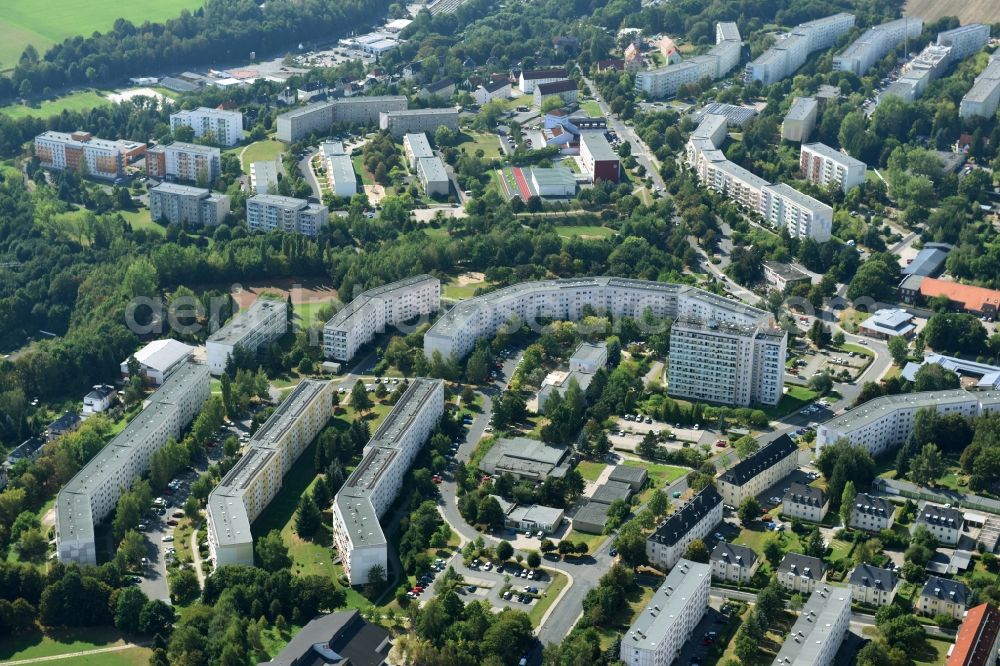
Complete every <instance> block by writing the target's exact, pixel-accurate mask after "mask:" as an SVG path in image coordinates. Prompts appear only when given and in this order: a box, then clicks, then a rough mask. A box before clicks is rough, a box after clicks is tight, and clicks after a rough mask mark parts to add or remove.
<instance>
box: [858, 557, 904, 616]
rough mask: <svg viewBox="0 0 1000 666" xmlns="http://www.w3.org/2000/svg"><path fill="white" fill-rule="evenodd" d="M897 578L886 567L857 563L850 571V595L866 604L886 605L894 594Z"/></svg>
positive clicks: (890, 601)
mask: <svg viewBox="0 0 1000 666" xmlns="http://www.w3.org/2000/svg"><path fill="white" fill-rule="evenodd" d="M898 583H899V579H898V578H896V574H894V573H892V572H891V571H889V570H888V569H882V568H880V567H876V566H872V565H871V564H859V565H858V566H856V567H854V570H853V571H851V576H850V578H849V585H850V586H851V597H853V599H854V601H856V602H857V603H859V604H865V605H867V606H888V605H889V604H891V603H892V599H893V597H895V596H896V587H897V585H898Z"/></svg>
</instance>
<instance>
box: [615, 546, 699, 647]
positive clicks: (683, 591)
mask: <svg viewBox="0 0 1000 666" xmlns="http://www.w3.org/2000/svg"><path fill="white" fill-rule="evenodd" d="M711 585H712V569H711V567H709V566H708V565H707V564H702V563H700V562H692V561H691V560H680V561H679V562H678V563H677V566H676V567H674V570H673V571H671V572H670V573H669V574H667V577H666V578H665V579H664V581H663V584H662V585H660V587H659V589H657V590H656V592H655V593H654V594H653V598H652V599H650V600H649V603H648V604H646V607H645V608H643V609H642V612H641V613H639V616H638V617H637V618H636V619H635V621H634V622H632V626H631V627H629V628H628V631H626V632H625V636H624V637H622V639H621V647H620V648H619V653H618V656H619V658H620V659H621V660H622V661H623V662H625V663H626V664H628V665H629V666H662V665H664V664H671V663H673V661H674V660H675V659H677V656H678V655H679V654H680V652H681V649H682V648H683V647H684V644H685V643H686V642H687V641H688V639H690V638H691V633H692V632H693V631H694V629H695V627H697V626H698V623H699V622H701V618H702V617H704V615H705V611H706V610H708V590H709V588H710V587H711Z"/></svg>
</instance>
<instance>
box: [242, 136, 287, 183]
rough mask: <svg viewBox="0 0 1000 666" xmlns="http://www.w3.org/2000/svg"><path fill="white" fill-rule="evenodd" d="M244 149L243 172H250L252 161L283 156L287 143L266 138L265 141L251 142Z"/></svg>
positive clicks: (262, 160) (263, 160)
mask: <svg viewBox="0 0 1000 666" xmlns="http://www.w3.org/2000/svg"><path fill="white" fill-rule="evenodd" d="M239 150H240V151H242V155H243V157H242V162H241V163H242V165H243V173H246V174H249V173H250V163H251V162H265V161H268V160H272V161H273V160H276V159H278V158H279V157H280V156H281V153H283V152H285V144H283V143H281V142H280V141H275V140H274V139H264V140H263V141H257V142H255V143H251V144H250V145H249V146H247V147H246V149H245V150H244V149H243V148H240V149H239Z"/></svg>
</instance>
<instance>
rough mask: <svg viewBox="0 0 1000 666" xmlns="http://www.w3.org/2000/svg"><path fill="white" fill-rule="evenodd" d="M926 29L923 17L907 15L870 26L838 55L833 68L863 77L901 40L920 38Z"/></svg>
mask: <svg viewBox="0 0 1000 666" xmlns="http://www.w3.org/2000/svg"><path fill="white" fill-rule="evenodd" d="M923 29H924V20H923V19H922V18H920V17H919V16H907V17H905V18H901V19H898V20H895V21H889V22H888V23H883V24H881V25H876V26H873V27H871V28H868V30H866V31H865V33H864V34H863V35H861V36H860V37H858V38H857V39H855V40H854V41H853V42H851V45H850V46H848V47H847V48H846V49H844V50H843V51H841V52H840V53H839V54H838V55H836V56H834V58H833V71H835V72H850V73H852V74H854V75H855V76H862V75H863V74H864V73H865V72H867V71H868V70H869V69H871V68H872V66H873V65H874V64H875V63H877V62H878V61H879V60H881V59H882V58H884V57H885V56H887V55H888V54H889V52H890V51H892V50H893V49H894V48H896V47H897V46H899V45H900V44H901V43H903V42H904V41H906V40H907V39H915V38H917V37H919V36H920V33H921V32H922V31H923Z"/></svg>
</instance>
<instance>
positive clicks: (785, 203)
mask: <svg viewBox="0 0 1000 666" xmlns="http://www.w3.org/2000/svg"><path fill="white" fill-rule="evenodd" d="M718 122H719V121H718V120H717V119H716V117H714V116H711V115H709V116H706V117H705V118H704V119H703V120H702V125H706V127H705V128H704V130H702V128H701V127H699V128H698V129H697V130H696V131H695V133H693V134H692V136H691V138H690V139H689V140H688V144H687V159H688V164H689V165H690V166H691V168H693V169H694V171H695V173H697V174H698V179H699V180H700V181H701V182H702V183H704V184H705V186H706V187H709V188H711V189H713V190H715V191H717V192H719V193H720V194H722V195H724V196H726V197H727V198H729V199H731V200H733V201H735V202H736V203H737V204H739V205H740V206H742V207H743V208H745V209H747V210H749V211H751V212H754V213H756V214H758V215H760V216H761V217H762V218H764V219H765V220H767V221H768V222H770V223H771V224H773V225H775V226H777V227H784V228H785V229H787V230H788V233H789V234H790V235H791V236H793V237H795V238H812V239H813V240H815V241H817V242H820V243H824V242H826V241H828V240H830V235H831V228H832V226H833V209H832V208H830V206H827V205H826V204H824V203H822V202H821V201H817V200H816V199H814V198H812V197H810V196H808V195H806V194H803V193H801V192H799V191H798V190H795V189H793V188H791V187H789V186H788V185H785V184H784V183H778V184H776V185H772V184H770V183H768V182H767V181H766V180H764V179H763V178H761V177H760V176H757V175H754V174H753V173H751V172H749V171H747V170H746V169H744V168H743V167H741V166H739V165H736V164H733V163H732V162H730V161H729V160H728V158H726V155H725V154H724V153H723V152H722V151H721V150H719V147H720V146H721V145H722V144H721V143H719V139H720V138H721V140H723V141H724V140H725V137H724V136H723V135H721V133H720V132H719V131H718V129H717V128H718Z"/></svg>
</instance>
